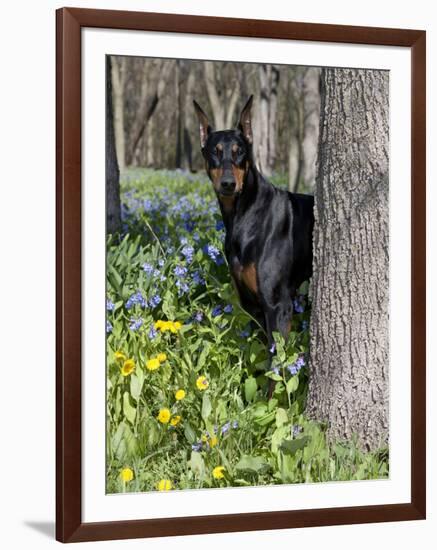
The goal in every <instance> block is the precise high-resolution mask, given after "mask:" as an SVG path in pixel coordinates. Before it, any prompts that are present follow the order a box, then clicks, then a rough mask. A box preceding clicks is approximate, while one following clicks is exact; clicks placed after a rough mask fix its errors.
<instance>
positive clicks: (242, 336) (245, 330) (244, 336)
mask: <svg viewBox="0 0 437 550" xmlns="http://www.w3.org/2000/svg"><path fill="white" fill-rule="evenodd" d="M248 336H250V331H249V330H248V329H247V328H246V329H244V330H242V331H241V332H240V338H247V337H248Z"/></svg>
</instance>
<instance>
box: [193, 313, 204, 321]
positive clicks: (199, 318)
mask: <svg viewBox="0 0 437 550" xmlns="http://www.w3.org/2000/svg"><path fill="white" fill-rule="evenodd" d="M193 319H194V320H195V321H197V322H198V323H201V322H202V320H203V313H202V312H201V311H196V313H195V314H194V315H193Z"/></svg>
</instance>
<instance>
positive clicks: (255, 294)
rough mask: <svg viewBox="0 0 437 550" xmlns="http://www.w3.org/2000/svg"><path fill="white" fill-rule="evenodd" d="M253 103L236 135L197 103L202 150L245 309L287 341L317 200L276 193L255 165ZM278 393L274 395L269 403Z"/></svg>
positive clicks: (305, 272)
mask: <svg viewBox="0 0 437 550" xmlns="http://www.w3.org/2000/svg"><path fill="white" fill-rule="evenodd" d="M252 102H253V95H252V96H250V98H249V100H248V101H247V103H246V105H245V106H244V108H243V110H242V111H241V115H240V118H239V122H238V125H237V128H236V129H232V130H219V131H214V130H213V129H212V127H211V125H210V124H209V121H208V117H207V116H206V114H205V113H204V111H203V110H202V109H201V107H200V106H199V104H198V103H197V102H196V101H193V104H194V108H195V111H196V114H197V118H198V121H199V130H200V146H201V152H202V155H203V158H204V161H205V168H206V172H207V174H208V176H209V178H210V180H211V182H212V185H213V187H214V191H215V194H216V195H217V199H218V202H219V205H220V210H221V213H222V217H223V223H224V226H225V232H226V235H225V243H224V250H225V256H226V259H227V261H228V265H229V268H230V272H231V276H232V279H233V280H234V283H235V287H236V289H237V291H238V295H239V298H240V303H241V306H242V307H243V309H245V310H246V311H247V312H248V313H249V314H250V315H251V316H252V317H253V318H254V319H256V321H257V322H258V323H259V324H260V325H261V326H262V327H263V329H264V331H265V333H266V335H267V345H268V350H269V351H268V353H269V366H271V362H272V358H273V355H274V348H275V346H274V339H273V332H275V331H277V332H279V333H280V334H282V336H283V337H284V339H287V337H288V335H289V332H290V329H291V320H292V315H293V299H294V298H295V296H296V291H297V289H298V288H299V286H300V285H301V283H302V282H304V281H306V280H307V279H309V278H310V277H311V275H312V261H313V255H312V234H313V226H314V213H313V208H314V197H313V196H312V195H303V194H298V193H290V192H289V191H285V190H282V189H278V188H277V187H275V186H273V185H272V184H271V183H270V182H269V181H267V179H266V178H264V177H263V175H262V174H261V172H260V171H259V170H258V169H257V167H256V164H255V161H254V158H253V147H252V145H253V133H252V118H251V108H252ZM272 392H273V388H272V386H270V388H269V397H271V394H272Z"/></svg>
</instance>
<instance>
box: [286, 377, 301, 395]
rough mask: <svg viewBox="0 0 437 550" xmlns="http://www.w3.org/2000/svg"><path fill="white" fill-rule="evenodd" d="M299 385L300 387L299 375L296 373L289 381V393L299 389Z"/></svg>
mask: <svg viewBox="0 0 437 550" xmlns="http://www.w3.org/2000/svg"><path fill="white" fill-rule="evenodd" d="M298 387H299V376H297V375H294V376H292V377H291V378H290V380H289V381H288V382H287V391H288V393H293V392H295V391H296V390H297V388H298Z"/></svg>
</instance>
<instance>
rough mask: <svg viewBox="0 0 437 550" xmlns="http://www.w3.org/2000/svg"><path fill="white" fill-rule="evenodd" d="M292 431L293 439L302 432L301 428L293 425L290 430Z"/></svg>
mask: <svg viewBox="0 0 437 550" xmlns="http://www.w3.org/2000/svg"><path fill="white" fill-rule="evenodd" d="M292 431H293V437H297V436H298V435H299V434H300V433H301V432H302V431H303V428H302V426H299V425H298V424H295V425H294V426H293V428H292Z"/></svg>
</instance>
